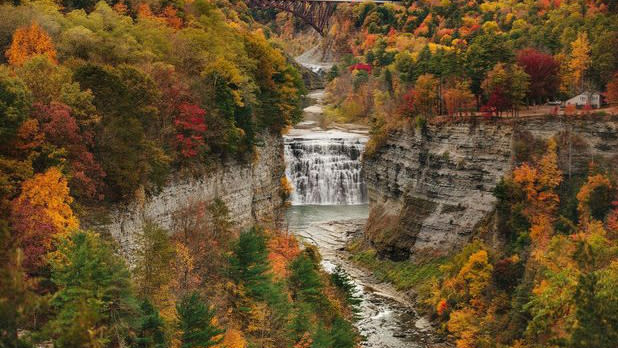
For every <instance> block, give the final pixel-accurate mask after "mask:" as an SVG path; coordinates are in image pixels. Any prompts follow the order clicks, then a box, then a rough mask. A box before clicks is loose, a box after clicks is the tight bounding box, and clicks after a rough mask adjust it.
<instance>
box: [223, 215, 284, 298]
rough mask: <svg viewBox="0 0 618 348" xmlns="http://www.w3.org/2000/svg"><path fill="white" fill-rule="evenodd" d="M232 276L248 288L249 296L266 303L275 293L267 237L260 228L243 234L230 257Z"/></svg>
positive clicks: (253, 228)
mask: <svg viewBox="0 0 618 348" xmlns="http://www.w3.org/2000/svg"><path fill="white" fill-rule="evenodd" d="M229 261H230V276H231V278H232V279H234V280H235V281H236V282H239V283H240V282H242V283H244V285H245V286H246V288H247V290H248V292H249V295H250V296H251V297H253V298H255V299H258V300H262V301H265V300H267V299H268V297H269V295H270V294H271V293H272V291H273V286H272V284H273V282H272V277H271V275H270V274H269V271H270V263H269V262H268V249H267V248H266V236H265V235H264V231H263V230H262V229H260V228H256V227H252V228H251V229H250V230H248V231H246V232H244V233H241V235H240V237H239V238H238V241H237V242H236V244H235V245H234V248H233V252H232V256H231V257H230V260H229Z"/></svg>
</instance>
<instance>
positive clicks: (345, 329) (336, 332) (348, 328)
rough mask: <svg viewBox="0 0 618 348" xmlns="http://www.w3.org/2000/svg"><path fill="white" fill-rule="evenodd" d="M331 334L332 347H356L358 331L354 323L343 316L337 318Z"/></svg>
mask: <svg viewBox="0 0 618 348" xmlns="http://www.w3.org/2000/svg"><path fill="white" fill-rule="evenodd" d="M330 336H331V337H332V340H333V345H332V347H336V348H354V347H356V332H355V331H354V328H353V327H352V325H351V324H350V323H349V322H347V321H346V320H345V319H343V318H341V317H337V318H335V320H334V321H333V325H332V328H331V330H330Z"/></svg>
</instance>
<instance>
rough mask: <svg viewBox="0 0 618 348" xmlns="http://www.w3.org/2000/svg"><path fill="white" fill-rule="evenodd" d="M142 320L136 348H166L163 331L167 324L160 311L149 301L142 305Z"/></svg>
mask: <svg viewBox="0 0 618 348" xmlns="http://www.w3.org/2000/svg"><path fill="white" fill-rule="evenodd" d="M140 307H141V310H142V318H141V322H140V324H139V328H138V332H137V338H136V339H135V343H136V344H135V346H136V347H138V348H165V347H167V342H166V339H165V332H164V331H163V329H164V325H165V323H164V322H163V319H162V318H161V317H160V316H159V311H158V310H157V309H156V308H155V307H154V306H153V305H152V303H151V302H150V301H149V300H144V301H143V302H142V304H141V306H140Z"/></svg>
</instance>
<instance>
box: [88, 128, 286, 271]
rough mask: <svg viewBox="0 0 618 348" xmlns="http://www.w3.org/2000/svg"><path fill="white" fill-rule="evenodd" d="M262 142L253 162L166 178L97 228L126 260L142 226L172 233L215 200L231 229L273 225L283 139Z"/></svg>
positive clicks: (268, 137)
mask: <svg viewBox="0 0 618 348" xmlns="http://www.w3.org/2000/svg"><path fill="white" fill-rule="evenodd" d="M262 140H263V145H262V146H260V147H258V151H257V157H256V158H257V159H256V160H255V161H254V162H253V163H238V162H230V163H226V164H224V165H221V166H220V167H219V168H218V169H216V170H214V171H212V172H210V173H208V174H207V175H205V176H203V177H200V178H184V179H171V180H170V182H169V183H168V184H167V185H166V186H165V187H164V188H163V189H162V190H161V191H160V192H158V193H156V194H154V195H151V196H149V197H145V198H144V199H143V200H141V201H137V200H135V201H133V202H130V203H128V204H126V205H122V206H116V207H114V208H112V209H111V211H110V214H109V218H110V223H109V224H106V225H105V226H99V227H97V229H101V230H107V231H108V232H109V233H110V234H111V235H112V236H113V237H114V238H115V239H116V240H117V241H118V242H119V244H120V246H121V248H122V252H123V253H124V254H125V255H126V256H128V258H129V259H131V256H132V255H133V252H134V251H135V248H136V247H137V246H136V236H137V235H138V234H139V233H140V232H141V231H142V228H143V226H144V223H145V222H147V221H148V222H153V223H155V224H157V225H158V226H160V227H162V228H165V229H167V230H169V231H170V232H174V231H175V230H176V229H177V228H179V225H181V223H180V222H179V219H181V218H185V215H186V214H191V210H192V209H194V208H195V207H206V206H208V205H209V204H210V203H212V202H213V201H214V200H215V199H216V198H219V199H221V200H223V202H225V204H226V206H227V208H228V209H229V211H230V217H231V218H232V220H233V222H234V225H235V227H236V228H244V227H247V226H250V225H252V224H255V223H262V224H265V225H270V224H273V223H274V222H275V221H276V219H277V218H278V214H279V213H280V208H281V206H282V203H283V202H282V198H281V195H280V190H281V188H280V187H281V185H280V179H281V177H282V176H283V175H284V170H285V165H284V160H283V140H282V138H281V137H280V136H274V135H265V136H264V137H263V139H262ZM187 212H188V213H187Z"/></svg>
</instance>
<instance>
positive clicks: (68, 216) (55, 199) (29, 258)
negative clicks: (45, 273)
mask: <svg viewBox="0 0 618 348" xmlns="http://www.w3.org/2000/svg"><path fill="white" fill-rule="evenodd" d="M72 201H73V199H72V198H71V196H70V195H69V186H68V183H67V180H66V179H65V178H64V176H63V175H62V173H60V170H58V168H56V167H52V168H50V169H48V170H47V171H46V172H45V173H42V174H37V175H35V176H34V177H33V178H31V179H28V180H26V181H24V182H23V184H22V186H21V194H20V195H19V196H18V197H17V198H15V200H14V201H13V206H12V211H11V222H12V225H13V228H14V229H15V232H16V235H17V236H16V237H17V239H18V242H19V244H20V245H21V247H22V248H23V250H24V255H25V260H24V265H25V266H26V268H28V269H29V270H31V271H32V270H35V269H36V268H37V267H38V266H41V265H42V264H43V262H44V255H45V254H46V253H47V252H48V251H50V250H51V249H52V244H53V240H54V238H55V237H59V236H63V235H66V234H67V233H68V232H69V231H70V230H72V229H75V228H77V227H78V221H77V218H76V217H75V215H73V211H72V210H71V206H70V204H71V202H72Z"/></svg>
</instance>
